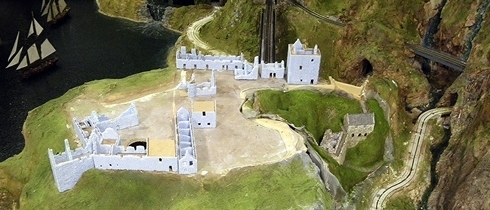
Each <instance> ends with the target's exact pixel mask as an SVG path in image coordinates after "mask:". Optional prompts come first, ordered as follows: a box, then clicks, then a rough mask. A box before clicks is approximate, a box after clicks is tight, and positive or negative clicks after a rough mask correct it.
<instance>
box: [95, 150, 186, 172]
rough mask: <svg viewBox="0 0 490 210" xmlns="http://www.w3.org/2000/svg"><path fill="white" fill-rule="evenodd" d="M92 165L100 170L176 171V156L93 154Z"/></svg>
mask: <svg viewBox="0 0 490 210" xmlns="http://www.w3.org/2000/svg"><path fill="white" fill-rule="evenodd" d="M93 159H94V167H95V168H96V169H102V170H140V171H176V170H177V169H178V166H177V157H148V156H139V155H129V154H128V155H102V154H101V155H93Z"/></svg>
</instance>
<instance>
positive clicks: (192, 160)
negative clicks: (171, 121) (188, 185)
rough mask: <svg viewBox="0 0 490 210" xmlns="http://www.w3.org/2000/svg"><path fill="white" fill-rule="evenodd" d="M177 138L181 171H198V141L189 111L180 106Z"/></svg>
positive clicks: (176, 121)
mask: <svg viewBox="0 0 490 210" xmlns="http://www.w3.org/2000/svg"><path fill="white" fill-rule="evenodd" d="M175 130H176V132H175V134H176V135H175V139H176V142H177V144H178V145H179V147H178V151H179V173H180V174H193V173H197V155H196V142H195V141H194V131H193V130H192V123H191V116H190V115H189V111H187V110H186V109H184V108H180V109H179V110H178V111H177V116H176V120H175Z"/></svg>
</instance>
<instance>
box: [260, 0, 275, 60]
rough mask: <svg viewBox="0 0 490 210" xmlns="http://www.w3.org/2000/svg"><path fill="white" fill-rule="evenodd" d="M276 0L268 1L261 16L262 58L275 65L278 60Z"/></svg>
mask: <svg viewBox="0 0 490 210" xmlns="http://www.w3.org/2000/svg"><path fill="white" fill-rule="evenodd" d="M275 3H276V2H275V0H267V1H266V5H267V6H266V8H265V9H263V10H262V14H261V29H260V37H261V43H260V58H259V60H263V61H265V62H266V63H273V62H274V61H275V59H276V43H275V40H276V39H275V36H276V8H275Z"/></svg>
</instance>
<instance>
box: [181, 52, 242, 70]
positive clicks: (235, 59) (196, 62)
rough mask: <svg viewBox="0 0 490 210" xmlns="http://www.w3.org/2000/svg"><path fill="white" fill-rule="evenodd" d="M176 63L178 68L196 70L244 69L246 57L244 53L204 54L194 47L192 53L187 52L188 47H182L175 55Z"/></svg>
mask: <svg viewBox="0 0 490 210" xmlns="http://www.w3.org/2000/svg"><path fill="white" fill-rule="evenodd" d="M175 59H176V60H175V64H176V65H177V68H178V69H184V70H187V69H196V70H206V69H214V70H235V69H244V67H243V65H244V62H245V59H244V58H243V53H242V54H240V56H213V55H203V54H202V53H201V52H200V51H199V53H196V49H192V50H191V53H187V52H186V47H185V46H182V47H180V50H177V52H176V55H175Z"/></svg>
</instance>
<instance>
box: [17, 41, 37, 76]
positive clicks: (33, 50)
mask: <svg viewBox="0 0 490 210" xmlns="http://www.w3.org/2000/svg"><path fill="white" fill-rule="evenodd" d="M39 58H40V57H39V54H38V52H37V47H36V45H35V44H33V45H31V47H29V49H27V54H26V56H24V58H22V61H21V62H20V65H19V66H18V67H17V70H20V69H22V68H24V67H26V66H28V65H29V64H31V63H34V62H35V61H37V60H39Z"/></svg>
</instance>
